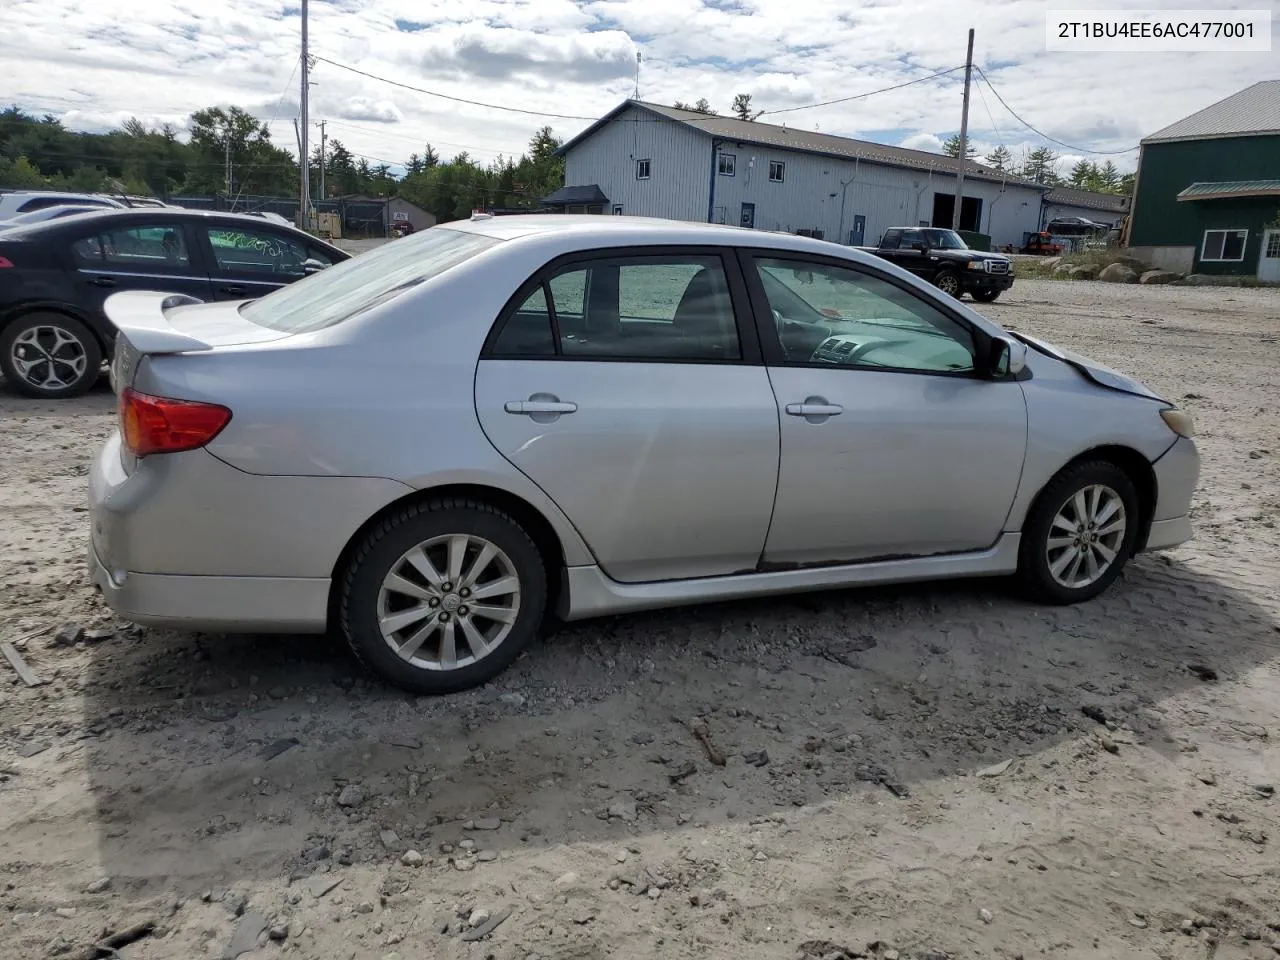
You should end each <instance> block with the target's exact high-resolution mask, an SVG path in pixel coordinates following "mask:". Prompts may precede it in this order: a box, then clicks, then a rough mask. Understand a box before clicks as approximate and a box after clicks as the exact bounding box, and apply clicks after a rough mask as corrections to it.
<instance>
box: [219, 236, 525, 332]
mask: <svg viewBox="0 0 1280 960" xmlns="http://www.w3.org/2000/svg"><path fill="white" fill-rule="evenodd" d="M501 242H502V241H501V240H496V239H494V238H493V237H483V236H477V235H476V234H474V233H462V232H460V231H458V230H448V229H445V228H443V227H432V228H431V229H430V230H424V231H422V233H417V234H412V235H410V236H408V237H404V238H402V239H399V240H392V241H388V242H387V243H386V244H384V245H383V246H381V247H378V248H377V249H376V250H371V251H369V252H368V253H363V254H360V255H359V256H356V257H352V258H351V259H350V260H345V261H343V262H342V263H339V264H336V265H334V266H332V267H326V268H325V269H324V270H321V271H320V272H319V273H316V274H312V275H311V276H309V277H307V278H306V279H305V280H299V281H298V282H296V283H292V284H290V285H289V286H287V287H281V288H280V289H279V290H276V291H275V292H274V293H269V294H267V295H266V296H265V297H263V298H261V299H260V300H252V301H250V302H249V303H246V304H244V305H242V306H241V307H240V315H241V316H243V317H244V318H245V319H246V320H249V321H252V322H253V323H256V324H258V325H259V326H263V327H270V328H271V329H272V330H286V331H288V332H289V333H306V332H308V331H311V330H320V329H322V328H324V327H331V326H333V325H334V324H336V323H341V322H342V321H343V320H349V319H350V318H351V317H354V316H355V315H356V314H359V313H363V312H364V311H366V310H370V309H372V308H373V307H376V306H377V305H378V304H380V303H385V302H386V301H387V300H390V299H391V298H392V297H395V296H398V295H399V294H401V293H403V292H404V291H406V290H410V289H412V288H413V287H416V286H418V284H420V283H425V282H426V281H428V280H430V279H431V278H432V277H437V276H439V275H440V274H442V273H444V272H445V271H446V270H448V269H450V268H451V267H456V266H457V265H458V264H460V263H462V262H463V261H464V260H470V259H471V258H472V257H474V256H475V255H476V254H478V253H481V252H482V251H484V250H487V249H489V248H490V247H492V246H494V245H496V244H499V243H501Z"/></svg>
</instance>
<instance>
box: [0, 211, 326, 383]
mask: <svg viewBox="0 0 1280 960" xmlns="http://www.w3.org/2000/svg"><path fill="white" fill-rule="evenodd" d="M349 256H350V255H349V254H346V253H344V252H343V251H341V250H339V249H338V248H337V247H334V246H331V245H329V244H327V243H325V242H324V241H323V240H317V239H316V238H315V237H312V236H310V235H309V234H307V233H304V232H302V231H300V230H297V229H295V228H293V227H290V226H284V225H280V224H275V223H270V222H268V221H265V220H262V219H261V218H258V217H246V216H240V215H238V214H229V213H204V212H201V211H197V210H181V209H173V208H169V209H139V210H130V209H121V210H105V211H97V212H93V213H81V214H77V215H75V216H68V217H63V218H60V219H56V220H51V221H48V222H45V223H38V224H30V225H27V226H20V227H14V228H13V229H10V230H5V231H3V232H0V373H3V374H4V377H5V379H6V380H7V381H8V383H9V384H10V385H11V386H12V387H13V389H15V390H17V391H18V392H19V393H23V394H26V395H27V396H32V397H47V398H57V397H70V396H75V395H77V394H81V393H84V392H85V391H86V390H88V389H89V388H90V387H91V386H92V385H93V382H94V381H95V380H96V379H97V378H98V376H99V375H100V373H101V367H102V359H103V357H105V356H108V355H109V354H110V352H111V349H112V345H113V343H114V340H115V327H114V326H112V324H111V322H110V321H109V320H108V318H107V315H106V314H105V313H104V312H103V308H102V304H103V301H104V300H106V298H107V297H108V296H110V295H111V294H112V293H114V292H117V291H120V290H159V291H162V292H164V293H175V294H185V295H187V296H191V297H195V298H196V299H199V300H245V299H250V298H253V297H260V296H262V295H264V294H266V293H270V292H271V291H273V290H276V289H279V288H280V287H282V286H284V285H285V284H287V283H291V282H293V281H294V280H297V279H298V278H299V277H303V276H306V275H307V274H308V273H312V272H315V271H316V270H320V269H322V268H324V267H326V266H329V265H330V264H334V263H338V262H340V261H343V260H346V259H348V258H349Z"/></svg>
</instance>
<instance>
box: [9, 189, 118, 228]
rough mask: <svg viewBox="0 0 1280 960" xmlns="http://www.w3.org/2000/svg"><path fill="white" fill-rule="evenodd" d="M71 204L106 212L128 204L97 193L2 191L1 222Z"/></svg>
mask: <svg viewBox="0 0 1280 960" xmlns="http://www.w3.org/2000/svg"><path fill="white" fill-rule="evenodd" d="M69 203H75V204H79V205H81V206H85V207H99V208H101V209H104V210H121V209H124V208H125V207H127V206H128V204H126V203H124V202H122V201H120V200H117V199H115V198H114V197H104V196H102V195H101V194H97V193H65V192H61V191H58V190H6V191H0V221H5V220H10V219H12V218H13V217H16V216H17V215H18V214H20V213H31V212H32V211H33V210H43V209H44V208H45V207H63V206H66V205H67V204H69Z"/></svg>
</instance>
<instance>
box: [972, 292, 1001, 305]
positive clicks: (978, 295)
mask: <svg viewBox="0 0 1280 960" xmlns="http://www.w3.org/2000/svg"><path fill="white" fill-rule="evenodd" d="M999 296H1000V291H999V290H975V291H973V299H975V300H977V301H978V302H979V303H992V302H994V301H995V300H996V298H997V297H999Z"/></svg>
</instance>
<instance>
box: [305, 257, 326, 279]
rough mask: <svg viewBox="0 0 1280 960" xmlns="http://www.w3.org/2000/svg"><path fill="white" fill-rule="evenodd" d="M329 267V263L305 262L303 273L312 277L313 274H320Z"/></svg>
mask: <svg viewBox="0 0 1280 960" xmlns="http://www.w3.org/2000/svg"><path fill="white" fill-rule="evenodd" d="M327 266H328V264H327V263H321V262H320V261H319V260H303V261H302V272H303V273H305V274H307V275H308V276H310V275H311V274H313V273H319V272H320V271H321V270H323V269H324V268H325V267H327Z"/></svg>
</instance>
